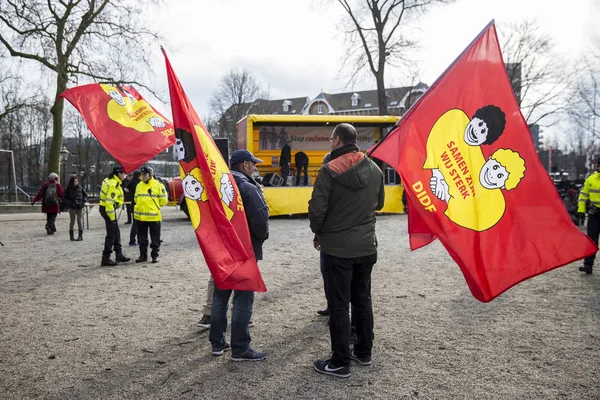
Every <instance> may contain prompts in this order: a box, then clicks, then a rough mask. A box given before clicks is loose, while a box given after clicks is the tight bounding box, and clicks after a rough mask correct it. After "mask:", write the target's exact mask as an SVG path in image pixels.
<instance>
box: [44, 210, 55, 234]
mask: <svg viewBox="0 0 600 400" xmlns="http://www.w3.org/2000/svg"><path fill="white" fill-rule="evenodd" d="M56 215H57V214H56V213H47V214H46V226H49V227H50V228H51V229H52V232H56V225H54V223H55V222H56Z"/></svg>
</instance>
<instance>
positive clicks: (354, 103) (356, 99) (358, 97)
mask: <svg viewBox="0 0 600 400" xmlns="http://www.w3.org/2000/svg"><path fill="white" fill-rule="evenodd" d="M351 99H352V107H357V106H358V103H359V102H360V100H361V99H362V96H361V95H360V94H358V93H353V94H352V97H351Z"/></svg>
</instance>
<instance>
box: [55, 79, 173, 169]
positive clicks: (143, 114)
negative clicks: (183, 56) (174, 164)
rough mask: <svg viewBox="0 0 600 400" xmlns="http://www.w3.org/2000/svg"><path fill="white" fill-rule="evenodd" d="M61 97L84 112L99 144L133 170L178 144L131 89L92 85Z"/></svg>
mask: <svg viewBox="0 0 600 400" xmlns="http://www.w3.org/2000/svg"><path fill="white" fill-rule="evenodd" d="M61 96H62V97H64V98H65V99H67V100H69V102H70V103H71V104H72V105H73V106H74V107H75V108H76V109H77V110H78V111H79V112H80V113H81V116H82V117H83V119H84V121H85V123H86V124H87V126H88V128H89V129H90V131H91V132H92V134H93V135H94V136H95V137H96V139H98V141H99V142H100V144H102V146H103V147H104V148H105V149H106V151H108V152H109V153H110V155H112V156H113V157H114V158H115V159H116V160H117V161H118V162H119V164H121V165H122V166H123V169H125V171H126V172H130V171H133V170H134V169H136V168H137V167H139V166H141V165H143V164H144V163H145V162H146V161H148V160H150V159H152V158H153V157H154V156H156V155H157V154H158V153H160V152H161V151H163V150H165V149H166V148H168V147H170V146H173V145H174V144H175V131H174V129H173V125H172V124H171V122H169V120H168V119H166V118H165V117H163V116H162V115H161V114H160V113H159V112H158V111H156V110H155V109H154V108H153V107H152V106H151V105H150V104H148V103H147V102H146V100H144V99H143V98H142V96H141V95H140V94H139V93H138V92H137V91H136V90H135V89H134V88H133V87H132V86H111V85H104V84H98V83H94V84H90V85H83V86H78V87H74V88H72V89H67V90H65V91H64V92H63V93H62V94H61Z"/></svg>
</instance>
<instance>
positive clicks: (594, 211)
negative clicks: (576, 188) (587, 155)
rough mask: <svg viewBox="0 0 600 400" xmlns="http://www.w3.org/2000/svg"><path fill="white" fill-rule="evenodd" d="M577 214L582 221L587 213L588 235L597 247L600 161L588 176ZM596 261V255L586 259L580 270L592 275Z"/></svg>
mask: <svg viewBox="0 0 600 400" xmlns="http://www.w3.org/2000/svg"><path fill="white" fill-rule="evenodd" d="M588 202H589V206H588V204H587V203H588ZM577 212H578V213H579V215H580V219H583V218H585V213H586V212H587V235H588V236H589V237H590V239H592V240H593V241H594V243H596V245H597V244H598V236H600V159H598V162H596V171H595V172H594V173H592V174H591V175H590V176H588V178H587V179H586V180H585V182H584V184H583V188H581V191H580V192H579V201H578V203H577ZM595 259H596V253H594V254H592V255H591V256H589V257H587V258H586V259H584V260H583V265H582V266H581V267H579V270H580V271H581V272H585V273H586V274H590V275H591V274H592V269H593V267H594V260H595Z"/></svg>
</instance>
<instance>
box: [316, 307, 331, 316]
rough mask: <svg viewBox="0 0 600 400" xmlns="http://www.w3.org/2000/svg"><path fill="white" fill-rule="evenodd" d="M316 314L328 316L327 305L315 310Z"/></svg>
mask: <svg viewBox="0 0 600 400" xmlns="http://www.w3.org/2000/svg"><path fill="white" fill-rule="evenodd" d="M317 314H319V315H322V316H324V317H327V316H329V307H327V308H325V309H323V310H319V311H317Z"/></svg>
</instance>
